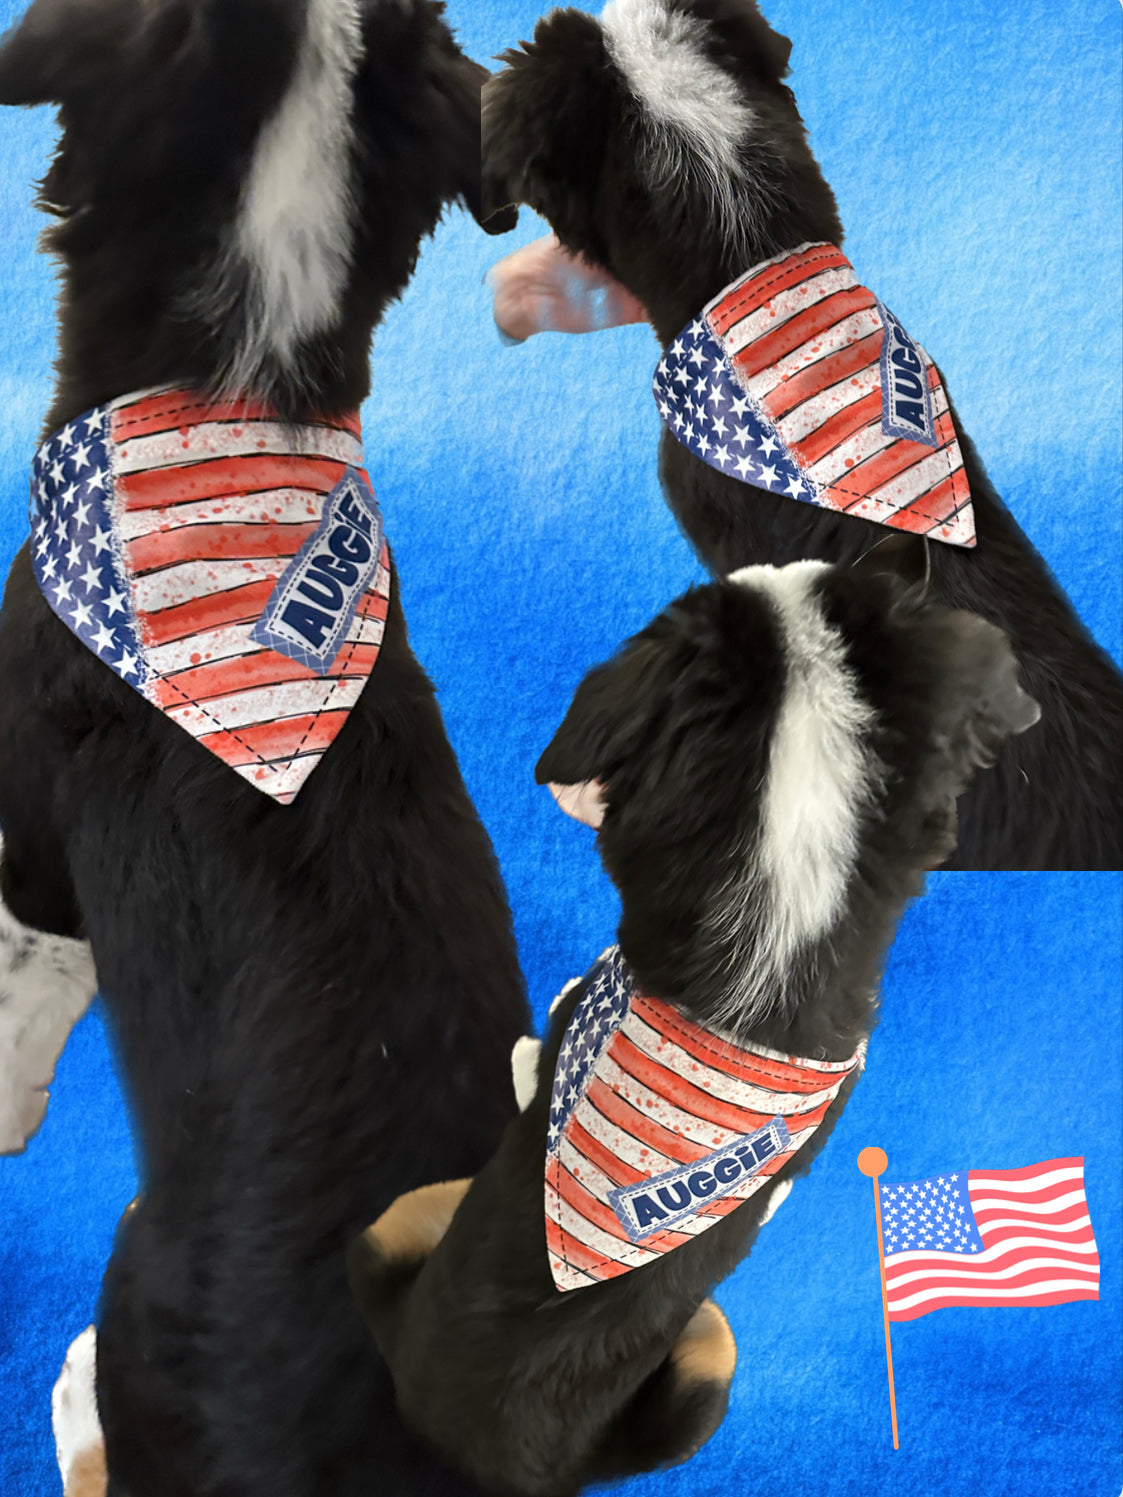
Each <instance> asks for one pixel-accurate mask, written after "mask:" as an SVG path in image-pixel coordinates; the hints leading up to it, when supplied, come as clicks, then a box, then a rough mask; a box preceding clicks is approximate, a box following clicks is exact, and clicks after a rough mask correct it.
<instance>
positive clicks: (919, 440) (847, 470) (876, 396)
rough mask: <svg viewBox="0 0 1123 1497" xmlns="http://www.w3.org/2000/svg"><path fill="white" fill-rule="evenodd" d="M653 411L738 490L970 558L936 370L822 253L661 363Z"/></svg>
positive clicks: (840, 259) (745, 292)
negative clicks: (870, 524) (753, 490)
mask: <svg viewBox="0 0 1123 1497" xmlns="http://www.w3.org/2000/svg"><path fill="white" fill-rule="evenodd" d="M654 394H655V400H656V403H657V405H658V407H659V414H660V416H661V417H662V419H663V421H664V422H665V423H666V425H667V426H668V427H669V429H670V431H671V432H672V434H673V435H674V436H675V437H676V438H677V440H678V441H679V442H681V443H682V445H683V446H684V447H686V448H687V449H688V450H689V451H690V452H692V453H694V455H695V456H696V457H699V458H701V459H702V461H703V462H705V463H708V464H709V466H710V467H711V468H716V469H717V470H718V471H719V472H721V473H726V474H728V475H729V476H730V477H732V478H737V479H739V480H740V481H741V482H743V483H747V484H752V485H754V486H755V487H757V488H762V489H767V490H769V491H770V492H772V493H775V494H782V495H786V496H787V497H788V498H791V499H797V500H800V501H801V502H803V503H805V504H816V505H819V506H820V507H823V508H826V509H833V510H836V511H840V512H845V513H847V514H853V515H857V516H860V517H861V518H862V519H866V520H873V521H876V522H877V523H878V524H881V525H886V526H889V527H890V528H892V529H896V530H908V531H912V532H915V533H917V534H920V535H925V536H927V537H928V538H929V539H930V540H937V541H943V542H945V543H946V544H947V545H954V546H966V547H972V546H974V545H975V518H974V509H973V507H972V504H971V493H970V489H969V486H968V483H967V475H966V473H965V471H964V467H963V455H962V453H961V451H960V447H959V442H958V440H957V438H956V435H955V427H954V424H953V422H952V417H951V412H950V410H949V409H948V401H947V394H946V392H945V390H944V387H943V384H942V382H941V380H940V376H939V373H938V372H937V370H936V368H935V365H933V363H932V362H931V360H930V359H929V358H928V356H927V354H926V353H925V352H924V350H923V349H922V348H921V347H920V346H919V345H918V344H917V343H915V342H914V341H913V340H912V339H911V338H910V337H909V335H908V333H906V332H905V330H904V328H903V327H902V326H901V324H900V323H899V322H898V321H897V319H896V318H895V317H894V316H893V314H892V313H891V312H890V311H889V310H888V309H887V308H886V307H885V306H884V305H883V304H882V303H881V302H880V301H878V299H877V298H876V297H875V296H874V294H873V293H872V292H871V291H869V290H867V288H866V287H865V286H862V285H860V284H859V282H858V279H857V277H856V276H855V274H854V270H853V267H852V266H851V264H850V262H849V261H848V260H847V258H846V256H845V255H844V254H843V253H842V251H841V250H839V249H836V248H835V246H834V245H832V244H805V245H803V246H802V247H801V248H800V249H798V250H796V251H794V252H793V253H788V254H783V255H778V256H776V257H775V258H774V259H772V260H766V261H764V263H763V264H761V265H757V266H755V267H754V268H753V269H752V270H750V271H748V272H747V273H746V274H745V275H743V276H742V277H741V278H740V279H739V280H738V281H735V282H734V283H733V284H732V285H731V286H729V287H727V288H726V290H724V291H723V292H721V294H720V295H719V296H718V297H716V298H715V299H714V300H713V301H712V302H711V303H710V305H709V306H708V307H707V308H706V309H705V311H704V312H703V313H702V315H701V317H699V318H697V319H696V320H695V321H694V322H693V323H691V325H690V326H689V327H688V328H687V329H686V330H685V331H684V332H683V333H682V334H681V335H680V336H679V337H678V338H677V339H676V340H675V342H674V343H673V344H672V345H671V347H670V348H669V349H668V350H667V352H666V354H665V355H664V357H663V359H662V360H661V361H660V363H659V367H658V369H657V370H656V373H655V383H654Z"/></svg>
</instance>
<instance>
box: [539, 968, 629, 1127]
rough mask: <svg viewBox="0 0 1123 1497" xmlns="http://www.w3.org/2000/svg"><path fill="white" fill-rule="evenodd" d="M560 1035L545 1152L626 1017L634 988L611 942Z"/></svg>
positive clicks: (589, 977)
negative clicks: (562, 1034)
mask: <svg viewBox="0 0 1123 1497" xmlns="http://www.w3.org/2000/svg"><path fill="white" fill-rule="evenodd" d="M587 982H588V986H587V987H586V989H585V991H584V993H583V994H582V996H581V999H580V1001H579V1002H578V1004H577V1007H576V1008H575V1009H574V1010H573V1016H572V1018H571V1019H570V1021H569V1024H568V1026H567V1028H566V1031H565V1035H564V1036H563V1038H562V1043H561V1049H560V1050H559V1051H558V1064H557V1069H556V1070H555V1072H554V1090H553V1093H552V1095H551V1097H550V1128H549V1134H548V1136H547V1141H546V1143H547V1153H548V1154H553V1153H556V1152H557V1149H558V1147H559V1145H560V1144H561V1139H562V1134H563V1133H564V1132H565V1125H566V1123H567V1122H568V1121H569V1117H570V1114H571V1113H572V1111H573V1109H574V1108H575V1107H576V1106H577V1104H578V1102H580V1100H581V1098H582V1097H583V1096H584V1095H585V1087H586V1086H587V1085H588V1081H589V1078H590V1076H591V1075H592V1072H593V1070H594V1068H595V1066H596V1063H597V1060H598V1058H599V1057H600V1053H601V1051H602V1050H603V1049H604V1047H605V1046H606V1045H607V1044H608V1042H609V1040H611V1038H612V1036H613V1035H614V1034H615V1033H616V1031H617V1030H618V1029H619V1028H620V1025H621V1024H622V1023H623V1022H624V1019H625V1018H626V1017H627V1013H628V1008H629V1006H630V1004H631V1001H632V994H633V992H634V990H635V981H634V979H633V977H632V974H631V972H630V971H629V970H628V967H627V964H626V963H625V961H624V958H623V957H622V956H621V954H620V948H619V947H618V946H613V947H612V948H611V949H610V950H609V951H607V952H605V954H604V956H603V957H602V958H601V959H600V961H599V962H597V963H596V965H595V966H594V967H593V968H592V970H591V971H590V972H589V974H588V978H587Z"/></svg>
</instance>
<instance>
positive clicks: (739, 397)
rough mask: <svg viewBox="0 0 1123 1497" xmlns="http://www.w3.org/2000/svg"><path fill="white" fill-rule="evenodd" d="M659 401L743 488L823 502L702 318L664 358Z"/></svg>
mask: <svg viewBox="0 0 1123 1497" xmlns="http://www.w3.org/2000/svg"><path fill="white" fill-rule="evenodd" d="M653 389H654V394H655V403H656V405H657V406H658V407H659V414H660V416H661V417H662V418H663V420H664V422H665V423H666V425H667V426H668V427H669V429H670V431H671V433H672V434H673V435H674V436H675V437H676V438H677V439H678V440H679V441H680V442H681V443H682V445H683V446H684V447H686V448H687V449H688V450H689V451H690V452H692V453H693V454H694V456H695V457H700V458H701V459H702V461H703V462H704V463H708V464H709V465H710V467H711V468H716V469H717V470H718V472H719V473H727V474H728V475H729V477H730V478H737V479H739V480H740V481H741V482H742V483H748V484H753V485H754V486H755V487H756V488H759V489H768V490H770V491H771V492H772V493H774V494H784V495H786V496H787V497H788V498H789V499H799V500H802V501H803V503H805V504H816V505H818V504H819V503H820V500H819V496H818V493H817V492H816V490H815V489H814V488H813V486H812V485H811V483H810V482H809V481H808V480H807V479H806V478H805V477H804V476H803V474H802V472H801V471H800V468H799V465H798V463H796V461H795V459H794V458H793V457H792V456H791V454H790V453H789V451H788V449H787V447H786V446H785V445H784V442H783V439H782V438H781V436H780V434H779V432H778V431H777V430H776V428H775V427H774V426H773V424H772V422H771V421H770V420H769V419H768V418H767V416H764V415H762V414H761V412H760V409H759V407H758V406H757V405H756V404H755V403H754V402H753V401H752V400H751V399H750V398H749V396H748V395H747V394H746V392H745V390H744V389H743V388H742V387H741V384H740V382H739V380H738V379H737V376H736V375H735V374H734V372H733V368H732V366H731V365H730V363H729V361H728V360H727V359H726V357H725V352H724V350H723V349H722V346H721V344H720V343H719V342H718V341H717V339H716V338H715V337H714V336H713V334H712V333H711V332H710V330H709V328H708V327H707V325H706V324H705V323H704V322H703V321H701V319H697V320H695V321H694V322H692V323H691V325H690V326H689V327H688V328H687V329H686V331H685V332H683V333H681V334H680V335H679V336H678V337H677V338H676V339H675V341H674V342H673V343H672V344H671V346H670V348H668V349H667V352H666V353H665V354H664V355H663V358H662V359H660V361H659V367H658V368H657V369H656V371H655V383H654V386H653Z"/></svg>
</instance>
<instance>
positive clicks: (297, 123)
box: [229, 0, 363, 388]
mask: <svg viewBox="0 0 1123 1497" xmlns="http://www.w3.org/2000/svg"><path fill="white" fill-rule="evenodd" d="M360 16H361V6H360V3H359V0H308V13H307V20H306V22H305V31H304V38H303V40H302V42H301V45H300V53H299V56H298V58H297V60H296V65H295V67H294V70H293V76H292V80H291V82H290V83H289V87H288V90H287V92H286V94H285V96H284V98H283V99H282V100H281V103H280V106H279V107H278V109H277V111H276V113H275V114H274V115H273V117H272V118H271V119H269V120H268V121H267V122H266V123H265V125H264V126H263V127H262V131H261V134H260V136H259V138H258V142H257V148H256V150H255V152H254V159H253V164H252V166H251V168H250V172H249V176H248V178H247V181H246V184H245V189H244V192H243V196H242V206H241V209H240V212H239V217H238V222H237V226H236V230H235V242H236V245H237V248H238V250H239V252H240V254H241V256H242V257H243V258H244V260H245V262H246V263H247V264H248V266H249V268H250V274H251V277H252V296H251V306H250V308H249V309H248V311H247V318H248V325H247V328H246V337H245V342H244V344H243V347H242V348H241V349H240V351H239V353H238V356H237V358H236V361H235V368H234V369H233V370H232V371H231V375H230V381H229V382H230V383H231V384H232V385H234V386H235V387H238V388H245V387H247V386H249V385H252V382H253V376H254V375H255V374H257V373H258V372H259V371H260V370H261V369H262V367H263V366H265V365H266V364H268V363H271V362H275V363H277V364H281V365H288V364H291V362H292V361H293V359H294V357H295V355H296V353H297V351H298V349H299V345H300V344H301V343H302V342H304V341H305V340H307V339H308V338H310V337H313V336H315V335H316V334H317V333H320V332H323V331H324V330H325V329H327V328H329V327H331V325H332V324H333V323H334V322H335V320H336V319H337V318H338V316H339V310H340V301H341V298H342V296H343V292H344V289H345V287H346V283H347V275H348V272H349V270H350V265H351V255H352V250H353V245H354V230H355V226H354V215H355V200H354V184H353V181H352V175H353V173H352V161H351V147H352V133H353V132H352V120H351V115H352V110H353V107H354V97H353V83H354V78H355V74H356V72H357V70H358V67H359V63H360V61H361V58H362V51H363V41H362V25H361V19H360Z"/></svg>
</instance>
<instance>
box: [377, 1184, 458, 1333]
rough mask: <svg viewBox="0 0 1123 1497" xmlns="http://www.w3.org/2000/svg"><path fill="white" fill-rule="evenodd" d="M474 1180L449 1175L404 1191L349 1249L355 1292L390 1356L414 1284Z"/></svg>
mask: <svg viewBox="0 0 1123 1497" xmlns="http://www.w3.org/2000/svg"><path fill="white" fill-rule="evenodd" d="M471 1183H472V1182H471V1180H446V1181H445V1182H444V1183H443V1184H440V1185H423V1186H422V1187H421V1189H420V1190H411V1191H410V1192H409V1193H408V1195H404V1196H399V1197H398V1199H397V1200H396V1201H395V1202H394V1204H393V1205H392V1206H389V1207H387V1209H386V1210H385V1211H384V1212H383V1213H382V1215H381V1216H380V1217H379V1218H378V1220H377V1221H376V1222H375V1223H374V1225H373V1226H370V1227H368V1228H367V1229H366V1231H365V1232H364V1233H363V1234H362V1235H361V1236H360V1237H357V1238H356V1239H355V1241H354V1242H353V1243H352V1244H351V1247H350V1249H349V1250H348V1253H347V1273H348V1277H349V1279H350V1282H351V1292H352V1294H353V1295H354V1296H355V1300H356V1303H357V1304H358V1306H359V1309H360V1311H361V1312H362V1316H363V1319H364V1320H365V1321H366V1323H367V1325H368V1326H369V1327H370V1329H371V1331H372V1332H373V1334H374V1338H375V1340H376V1341H377V1342H378V1345H379V1347H380V1349H381V1351H382V1354H383V1356H385V1357H386V1358H387V1359H390V1358H391V1357H392V1350H393V1343H394V1341H395V1339H396V1335H397V1327H398V1321H399V1318H400V1314H401V1310H402V1307H403V1305H404V1303H405V1298H406V1295H407V1294H408V1292H409V1289H410V1286H411V1285H412V1283H413V1281H414V1279H415V1278H416V1277H417V1275H418V1273H419V1272H420V1271H421V1269H422V1267H423V1266H424V1263H425V1260H426V1258H428V1256H429V1254H430V1253H431V1252H432V1251H433V1249H434V1248H435V1247H436V1246H437V1243H438V1242H440V1240H441V1238H442V1237H443V1236H444V1235H445V1233H446V1232H447V1231H448V1226H449V1223H450V1222H451V1221H452V1218H453V1217H454V1216H455V1215H456V1209H457V1207H458V1206H459V1205H460V1202H461V1201H462V1200H463V1199H464V1197H465V1196H466V1195H467V1193H468V1187H469V1186H470V1185H471Z"/></svg>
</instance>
